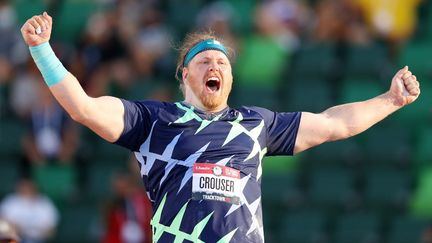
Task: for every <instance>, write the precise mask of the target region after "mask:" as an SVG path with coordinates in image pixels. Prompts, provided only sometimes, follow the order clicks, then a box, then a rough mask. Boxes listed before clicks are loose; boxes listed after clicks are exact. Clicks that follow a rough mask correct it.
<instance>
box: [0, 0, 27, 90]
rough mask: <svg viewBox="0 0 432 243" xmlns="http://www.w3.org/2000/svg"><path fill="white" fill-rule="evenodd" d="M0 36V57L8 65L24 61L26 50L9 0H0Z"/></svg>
mask: <svg viewBox="0 0 432 243" xmlns="http://www.w3.org/2000/svg"><path fill="white" fill-rule="evenodd" d="M0 36H1V38H0V59H2V58H5V59H6V60H8V61H9V62H10V63H9V64H10V65H18V64H22V63H24V62H25V60H26V58H27V56H28V51H27V48H26V46H25V44H24V43H23V41H22V39H21V35H20V33H19V28H18V23H17V16H16V13H15V10H14V8H13V7H12V6H11V5H10V1H9V0H0ZM0 73H1V72H0ZM0 81H1V74H0ZM0 83H1V82H0Z"/></svg>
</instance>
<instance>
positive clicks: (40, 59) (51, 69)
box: [30, 42, 68, 86]
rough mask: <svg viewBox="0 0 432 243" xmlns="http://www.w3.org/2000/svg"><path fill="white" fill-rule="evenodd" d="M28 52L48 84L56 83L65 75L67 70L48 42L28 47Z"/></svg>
mask: <svg viewBox="0 0 432 243" xmlns="http://www.w3.org/2000/svg"><path fill="white" fill-rule="evenodd" d="M30 54H31V56H32V57H33V60H34V61H35V63H36V65H37V67H38V68H39V71H40V72H41V74H42V76H43V78H44V80H45V83H46V84H47V85H48V86H52V85H54V84H57V83H58V82H60V81H62V80H63V79H64V77H66V75H67V73H68V71H67V70H66V68H65V67H64V66H63V64H62V63H61V62H60V60H59V59H58V58H57V56H56V55H55V53H54V51H53V50H52V48H51V46H50V44H49V43H48V42H45V43H42V44H40V45H37V46H32V47H30Z"/></svg>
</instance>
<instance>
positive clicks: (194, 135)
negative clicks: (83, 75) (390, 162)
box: [21, 13, 420, 242]
mask: <svg viewBox="0 0 432 243" xmlns="http://www.w3.org/2000/svg"><path fill="white" fill-rule="evenodd" d="M51 30H52V19H51V17H50V16H49V15H48V14H47V13H44V14H42V15H39V16H34V17H32V18H30V19H29V20H28V21H27V22H26V23H25V24H24V25H23V27H22V29H21V31H22V35H23V37H24V40H25V42H26V43H27V44H28V45H29V46H30V52H31V54H32V57H33V59H34V61H35V62H36V64H37V66H38V68H39V70H40V71H41V73H42V75H43V77H44V79H45V81H46V83H47V85H48V86H49V88H50V90H51V92H52V93H53V95H54V96H55V97H56V99H57V100H58V102H59V103H60V104H61V105H62V106H63V107H64V108H65V110H66V111H67V112H68V113H69V114H70V116H71V117H72V118H73V119H74V120H76V121H78V122H80V123H82V124H83V125H85V126H87V127H89V128H90V129H92V130H93V131H94V132H95V133H97V134H98V135H100V136H101V137H102V138H104V139H105V140H107V141H109V142H113V143H116V144H118V145H121V146H124V147H126V148H128V149H130V150H131V151H134V152H135V155H136V157H137V159H138V161H139V166H140V170H141V175H142V178H143V182H144V185H145V187H146V190H147V193H148V196H149V198H150V200H151V201H152V204H153V209H154V215H153V218H152V221H151V225H152V229H153V241H154V242H263V241H264V230H263V222H262V212H261V188H260V184H261V175H262V169H261V161H262V159H263V157H264V156H265V155H268V156H271V155H293V154H297V153H300V152H302V151H304V150H306V149H308V148H311V147H314V146H316V145H319V144H321V143H324V142H327V141H335V140H340V139H344V138H348V137H351V136H354V135H356V134H358V133H360V132H363V131H364V130H366V129H368V128H369V127H371V126H372V125H374V124H376V123H377V122H379V121H381V120H382V119H384V118H385V117H386V116H388V115H389V114H391V113H393V112H394V111H396V110H398V109H400V108H401V107H403V106H405V105H407V104H410V103H412V102H413V101H415V100H416V99H417V97H418V96H419V94H420V88H419V82H418V81H417V79H416V77H415V76H414V75H412V73H411V72H410V71H408V68H407V67H404V68H403V69H401V70H399V71H398V72H397V73H396V74H395V76H394V78H393V79H392V81H391V85H390V88H389V90H388V91H387V92H385V93H383V94H382V95H379V96H377V97H374V98H372V99H369V100H366V101H361V102H355V103H349V104H344V105H339V106H335V107H331V108H329V109H327V110H325V111H323V112H322V113H317V114H314V113H310V112H273V111H270V110H268V109H265V108H259V107H240V108H231V107H229V106H228V97H229V95H230V92H231V87H232V83H233V75H232V69H231V62H230V59H231V57H232V52H231V50H230V49H229V48H227V47H226V46H225V44H224V43H223V41H222V40H219V39H218V38H217V37H216V36H214V35H212V34H209V33H196V34H190V35H189V36H188V37H187V38H186V40H185V41H184V44H183V46H182V47H181V51H180V56H179V60H178V65H177V71H176V77H177V78H178V79H179V80H180V87H181V90H182V92H183V95H184V101H182V102H175V103H170V102H159V101H150V100H148V101H128V100H124V99H119V98H115V97H110V96H103V97H97V98H93V97H89V96H88V95H87V94H86V93H85V92H84V90H83V89H82V87H81V85H80V84H79V82H78V80H77V79H76V78H75V77H74V76H73V75H72V74H71V73H69V72H68V71H67V70H66V69H65V68H64V67H63V65H62V64H61V62H60V61H59V60H58V58H57V57H56V56H55V54H54V52H53V51H52V49H51V47H50V46H49V43H48V41H49V39H50V34H51ZM263 61H265V60H263ZM312 68H313V67H312ZM257 98H259V97H257Z"/></svg>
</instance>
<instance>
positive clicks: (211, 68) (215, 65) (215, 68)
mask: <svg viewBox="0 0 432 243" xmlns="http://www.w3.org/2000/svg"><path fill="white" fill-rule="evenodd" d="M219 69H220V67H219V64H218V63H217V62H216V61H212V62H211V63H210V65H209V71H210V72H217V71H219Z"/></svg>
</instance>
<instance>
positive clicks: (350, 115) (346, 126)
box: [323, 92, 402, 141]
mask: <svg viewBox="0 0 432 243" xmlns="http://www.w3.org/2000/svg"><path fill="white" fill-rule="evenodd" d="M401 107H402V106H400V105H398V104H397V101H396V100H395V99H394V98H393V97H392V95H391V94H390V93H389V92H386V93H384V94H382V95H379V96H377V97H375V98H372V99H369V100H366V101H362V102H354V103H348V104H344V105H339V106H335V107H331V108H329V109H327V110H326V111H324V112H323V114H324V115H325V116H326V117H328V118H329V120H330V121H331V122H332V123H334V124H332V125H331V127H333V128H334V129H333V131H332V132H330V133H329V134H330V137H329V140H330V141H334V140H339V139H344V138H348V137H351V136H354V135H357V134H359V133H361V132H363V131H365V130H367V129H368V128H370V127H371V126H373V125H374V124H376V123H378V122H379V121H381V120H383V119H384V118H386V117H387V116H388V115H390V114H391V113H393V112H395V111H396V110H398V109H399V108H401Z"/></svg>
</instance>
